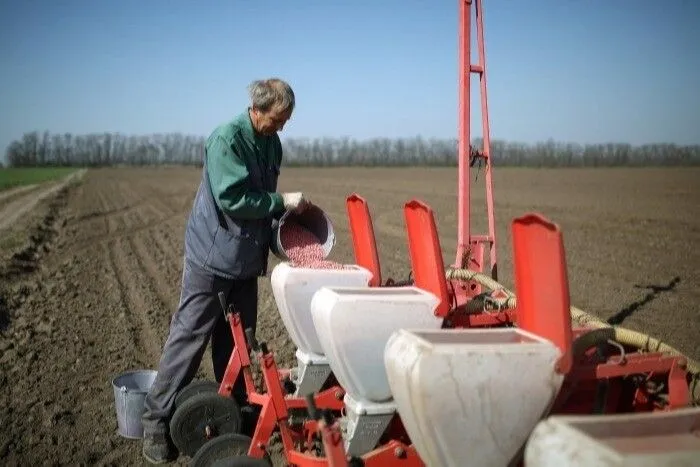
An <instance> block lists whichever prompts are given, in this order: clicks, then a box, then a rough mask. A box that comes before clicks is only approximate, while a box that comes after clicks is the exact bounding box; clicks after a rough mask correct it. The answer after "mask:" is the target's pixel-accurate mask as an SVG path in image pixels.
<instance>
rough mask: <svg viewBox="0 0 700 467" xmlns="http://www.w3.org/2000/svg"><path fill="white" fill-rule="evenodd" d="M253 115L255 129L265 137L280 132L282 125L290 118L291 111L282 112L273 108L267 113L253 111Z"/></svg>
mask: <svg viewBox="0 0 700 467" xmlns="http://www.w3.org/2000/svg"><path fill="white" fill-rule="evenodd" d="M253 114H254V115H255V121H254V123H255V127H256V128H255V129H256V130H257V131H258V132H259V133H262V134H263V135H266V136H269V135H273V134H275V133H276V132H278V131H282V129H283V128H284V124H285V123H287V121H288V120H289V119H290V118H291V116H292V112H291V110H287V111H286V112H284V111H282V110H281V109H280V108H279V107H273V108H271V109H270V110H268V111H267V112H262V111H260V110H258V109H253Z"/></svg>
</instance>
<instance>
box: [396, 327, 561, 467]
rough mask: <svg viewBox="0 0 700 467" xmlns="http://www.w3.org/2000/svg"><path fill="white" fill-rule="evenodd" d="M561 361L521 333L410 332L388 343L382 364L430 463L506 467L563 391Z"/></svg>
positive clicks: (408, 426)
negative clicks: (557, 370)
mask: <svg viewBox="0 0 700 467" xmlns="http://www.w3.org/2000/svg"><path fill="white" fill-rule="evenodd" d="M560 356H561V352H560V350H559V348H558V347H556V346H555V345H554V344H552V343H551V342H549V341H548V340H546V339H543V338H541V337H539V336H537V335H535V334H532V333H529V332H527V331H524V330H522V329H519V328H497V329H444V330H418V329H411V327H410V326H406V327H405V329H401V330H398V331H397V332H395V333H394V334H393V335H392V336H391V337H390V339H389V340H388V342H387V345H386V350H385V353H384V360H385V365H386V371H387V376H388V381H389V386H390V387H391V391H392V393H393V395H394V400H395V401H396V405H397V408H398V412H399V415H400V416H401V421H402V422H403V424H404V427H405V428H406V431H407V433H408V435H409V437H410V438H411V441H412V442H413V444H414V446H415V448H416V450H417V451H418V454H419V455H420V457H421V459H422V460H423V462H425V464H426V465H430V466H436V467H441V466H445V467H447V466H456V465H464V466H466V465H473V466H479V467H489V466H493V467H497V466H498V467H503V466H506V465H509V463H510V462H511V461H512V460H513V459H514V458H515V457H516V456H517V455H518V454H519V452H520V450H521V448H522V447H523V446H524V444H525V442H526V441H527V438H528V436H529V434H530V432H531V431H532V429H533V428H534V427H535V425H536V424H537V423H538V422H539V421H540V420H541V418H542V417H543V416H544V415H545V414H546V413H547V412H548V409H549V408H550V407H551V404H552V403H553V401H554V399H555V397H556V395H557V393H558V392H559V389H560V387H561V384H562V381H563V375H561V374H559V373H557V372H556V371H555V366H556V363H557V361H558V359H559V358H560ZM562 465H564V464H562Z"/></svg>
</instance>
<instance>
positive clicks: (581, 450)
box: [525, 407, 700, 467]
mask: <svg viewBox="0 0 700 467" xmlns="http://www.w3.org/2000/svg"><path fill="white" fill-rule="evenodd" d="M525 464H526V465H527V466H528V467H530V466H533V467H560V466H564V465H566V466H570V467H584V466H589V465H594V466H604V467H659V466H673V467H686V466H687V467H690V466H696V465H700V407H692V408H684V409H676V410H672V411H668V412H649V413H634V414H613V415H583V416H581V415H576V416H564V415H555V416H552V417H549V418H548V419H547V420H543V421H542V422H540V423H539V424H538V425H537V427H536V428H535V430H534V431H533V433H532V435H531V436H530V439H529V441H528V443H527V447H526V448H525Z"/></svg>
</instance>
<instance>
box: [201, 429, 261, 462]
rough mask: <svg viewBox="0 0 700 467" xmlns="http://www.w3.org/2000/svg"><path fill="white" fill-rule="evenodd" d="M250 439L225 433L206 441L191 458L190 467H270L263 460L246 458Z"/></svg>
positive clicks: (237, 434) (236, 434)
mask: <svg viewBox="0 0 700 467" xmlns="http://www.w3.org/2000/svg"><path fill="white" fill-rule="evenodd" d="M250 443H251V439H250V438H249V437H248V436H245V435H241V434H239V433H227V434H225V435H222V436H217V437H216V438H214V439H211V440H209V441H207V442H206V443H205V444H204V445H203V446H202V447H201V448H199V451H197V454H195V456H194V457H193V458H192V462H191V463H190V466H191V467H205V466H206V467H270V463H269V462H267V461H266V460H264V459H257V458H255V457H250V456H248V449H250Z"/></svg>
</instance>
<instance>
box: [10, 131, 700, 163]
mask: <svg viewBox="0 0 700 467" xmlns="http://www.w3.org/2000/svg"><path fill="white" fill-rule="evenodd" d="M204 142H205V137H203V136H196V135H183V134H181V133H167V134H152V135H138V136H130V135H123V134H119V133H101V134H83V135H73V134H70V133H65V134H50V133H49V132H48V131H45V132H43V133H40V132H37V131H33V132H28V133H25V134H24V135H23V136H22V138H21V139H18V140H15V141H13V142H12V143H11V144H10V145H9V146H8V147H7V149H6V153H5V157H6V161H7V163H8V165H9V166H11V167H42V166H81V167H103V166H113V165H158V164H168V165H193V166H199V165H201V160H202V156H203V155H204ZM283 146H284V151H285V152H284V158H285V160H284V164H285V165H287V166H348V165H354V166H358V165H361V166H409V165H410V166H416V165H418V166H420V165H432V166H440V165H442V166H453V165H456V163H457V157H456V156H457V141H456V139H424V138H421V137H416V138H405V139H388V138H382V139H370V140H362V141H360V140H356V139H351V138H349V137H344V138H317V139H299V138H297V139H295V138H289V139H284V140H283ZM472 146H473V147H474V148H476V149H479V148H481V147H482V141H481V140H480V139H476V140H474V141H473V143H472ZM491 156H492V158H493V163H494V164H497V165H499V166H526V167H612V166H689V165H699V164H700V145H692V146H680V145H675V144H663V143H659V144H648V145H642V146H632V145H630V144H625V143H608V144H576V143H562V142H555V141H552V140H550V141H547V142H542V143H538V144H524V143H515V142H508V141H502V140H493V141H492V142H491ZM477 160H478V159H477Z"/></svg>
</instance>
